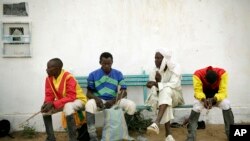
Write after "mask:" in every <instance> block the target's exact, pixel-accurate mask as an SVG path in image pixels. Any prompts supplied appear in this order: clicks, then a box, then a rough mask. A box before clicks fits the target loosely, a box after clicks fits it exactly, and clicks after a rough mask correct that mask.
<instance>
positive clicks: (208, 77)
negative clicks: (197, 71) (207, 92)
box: [205, 70, 218, 84]
mask: <svg viewBox="0 0 250 141" xmlns="http://www.w3.org/2000/svg"><path fill="white" fill-rule="evenodd" d="M217 77H218V75H217V73H216V72H215V71H213V70H207V73H206V76H205V79H206V80H207V82H208V83H210V84H213V83H214V82H215V81H216V80H217Z"/></svg>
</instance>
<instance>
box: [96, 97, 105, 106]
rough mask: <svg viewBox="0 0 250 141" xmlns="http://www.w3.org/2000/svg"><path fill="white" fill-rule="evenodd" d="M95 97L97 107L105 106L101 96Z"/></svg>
mask: <svg viewBox="0 0 250 141" xmlns="http://www.w3.org/2000/svg"><path fill="white" fill-rule="evenodd" d="M94 99H95V102H96V105H97V107H99V108H104V105H103V102H102V100H101V99H100V98H98V97H95V98H94Z"/></svg>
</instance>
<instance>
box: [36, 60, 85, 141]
mask: <svg viewBox="0 0 250 141" xmlns="http://www.w3.org/2000/svg"><path fill="white" fill-rule="evenodd" d="M62 67H63V63H62V61H61V60H60V59H59V58H53V59H51V60H49V62H48V63H47V73H48V77H47V78H46V81H45V100H44V104H43V105H42V107H41V112H42V114H43V120H44V124H45V128H46V133H47V139H46V141H55V140H56V139H55V136H54V131H53V126H52V116H51V115H52V114H54V113H56V112H59V111H63V112H64V113H65V115H66V121H67V128H68V129H67V130H68V135H69V141H77V135H76V123H75V119H74V116H73V114H74V112H75V111H79V110H83V109H84V105H85V104H86V102H87V97H86V95H85V94H84V93H83V91H82V89H81V87H80V85H79V84H78V82H77V81H76V79H75V78H74V76H73V75H71V74H70V73H69V72H67V71H65V70H63V69H62Z"/></svg>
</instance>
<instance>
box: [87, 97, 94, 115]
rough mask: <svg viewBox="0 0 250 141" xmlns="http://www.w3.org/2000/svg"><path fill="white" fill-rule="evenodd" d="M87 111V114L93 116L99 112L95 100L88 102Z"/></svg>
mask: <svg viewBox="0 0 250 141" xmlns="http://www.w3.org/2000/svg"><path fill="white" fill-rule="evenodd" d="M85 110H86V112H89V113H92V114H93V113H95V111H96V110H97V105H96V102H95V100H94V99H90V100H88V102H87V103H86V105H85Z"/></svg>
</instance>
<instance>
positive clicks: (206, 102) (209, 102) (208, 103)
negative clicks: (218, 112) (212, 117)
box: [202, 98, 216, 109]
mask: <svg viewBox="0 0 250 141" xmlns="http://www.w3.org/2000/svg"><path fill="white" fill-rule="evenodd" d="M202 102H203V103H204V107H205V108H206V109H211V108H212V107H213V104H214V103H216V98H207V99H203V100H202Z"/></svg>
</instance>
